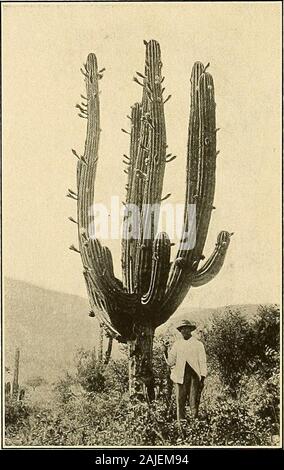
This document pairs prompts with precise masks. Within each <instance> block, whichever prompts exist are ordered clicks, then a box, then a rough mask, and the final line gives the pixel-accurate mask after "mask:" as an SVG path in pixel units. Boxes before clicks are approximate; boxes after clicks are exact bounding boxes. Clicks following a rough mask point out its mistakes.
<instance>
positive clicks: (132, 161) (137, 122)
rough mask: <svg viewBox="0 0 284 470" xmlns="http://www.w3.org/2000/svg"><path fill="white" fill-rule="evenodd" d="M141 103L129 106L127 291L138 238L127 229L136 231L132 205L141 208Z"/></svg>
mask: <svg viewBox="0 0 284 470" xmlns="http://www.w3.org/2000/svg"><path fill="white" fill-rule="evenodd" d="M141 115H142V110H141V104H140V103H135V104H134V106H132V108H131V118H130V119H131V132H130V153H129V164H128V178H127V186H126V188H127V190H126V209H125V213H124V220H123V235H122V245H121V247H122V253H121V265H122V276H123V283H124V285H125V287H126V288H127V290H128V292H133V291H134V278H133V273H134V260H135V259H136V252H137V245H138V238H137V233H132V235H133V237H130V235H129V230H132V231H133V232H136V231H138V227H133V225H132V223H133V221H134V217H135V215H134V214H132V211H131V209H132V207H134V206H135V207H136V208H137V209H139V210H141V206H142V200H143V192H144V184H145V181H144V180H145V178H144V177H143V161H141V159H140V160H139V161H138V158H137V157H138V150H139V138H140V128H141Z"/></svg>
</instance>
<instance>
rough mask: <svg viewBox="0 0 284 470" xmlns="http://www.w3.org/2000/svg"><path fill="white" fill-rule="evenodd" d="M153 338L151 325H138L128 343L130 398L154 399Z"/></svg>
mask: <svg viewBox="0 0 284 470" xmlns="http://www.w3.org/2000/svg"><path fill="white" fill-rule="evenodd" d="M153 338H154V328H153V327H152V326H151V325H140V326H138V327H137V329H136V335H135V339H134V340H130V341H128V357H129V361H128V366H129V394H130V396H132V397H134V396H135V397H139V396H140V397H141V396H147V397H148V399H149V400H153V399H154V397H155V392H154V374H153Z"/></svg>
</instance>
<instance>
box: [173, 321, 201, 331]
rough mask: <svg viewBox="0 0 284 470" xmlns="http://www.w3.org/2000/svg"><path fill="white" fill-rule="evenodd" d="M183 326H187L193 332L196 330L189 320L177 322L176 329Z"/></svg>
mask: <svg viewBox="0 0 284 470" xmlns="http://www.w3.org/2000/svg"><path fill="white" fill-rule="evenodd" d="M183 326H189V327H190V328H191V330H195V329H196V325H195V324H194V323H193V322H191V321H189V320H185V319H183V320H179V321H178V322H177V323H176V329H177V330H179V329H180V328H182V327H183Z"/></svg>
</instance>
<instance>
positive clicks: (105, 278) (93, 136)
mask: <svg viewBox="0 0 284 470" xmlns="http://www.w3.org/2000/svg"><path fill="white" fill-rule="evenodd" d="M85 69H86V73H84V75H85V83H86V99H87V106H86V116H87V133H86V141H85V150H84V155H83V157H81V158H80V159H79V160H78V163H77V187H78V191H77V192H78V200H77V214H78V215H77V218H78V237H79V247H80V250H79V251H80V254H81V258H82V262H83V266H84V268H85V272H84V276H85V280H86V285H87V290H88V295H89V299H90V303H91V308H92V309H93V308H95V310H96V311H97V310H99V312H98V314H99V316H101V318H102V321H103V322H104V323H105V324H106V326H107V328H108V330H110V331H112V334H115V335H117V334H118V333H119V334H123V333H124V330H125V325H124V324H123V323H122V327H121V328H118V326H119V321H118V319H117V316H118V314H117V312H118V311H119V309H120V311H121V312H122V314H123V313H124V312H126V313H127V318H128V311H131V308H133V306H134V304H135V299H134V298H133V297H130V298H129V297H127V294H126V293H125V292H124V290H123V287H122V284H121V282H120V281H119V280H118V279H116V278H115V276H114V273H113V263H112V257H111V253H110V251H109V249H108V248H107V247H102V246H101V244H100V242H99V241H98V240H96V239H95V238H93V237H94V233H92V224H91V223H92V220H93V217H94V212H93V202H94V185H95V177H96V169H97V161H98V146H99V135H100V119H99V88H98V80H99V78H100V74H99V72H98V67H97V59H96V56H95V55H94V54H89V55H88V58H87V63H86V66H85ZM116 298H117V300H115V299H116ZM129 323H131V320H130V321H129Z"/></svg>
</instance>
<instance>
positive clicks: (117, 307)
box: [67, 40, 231, 399]
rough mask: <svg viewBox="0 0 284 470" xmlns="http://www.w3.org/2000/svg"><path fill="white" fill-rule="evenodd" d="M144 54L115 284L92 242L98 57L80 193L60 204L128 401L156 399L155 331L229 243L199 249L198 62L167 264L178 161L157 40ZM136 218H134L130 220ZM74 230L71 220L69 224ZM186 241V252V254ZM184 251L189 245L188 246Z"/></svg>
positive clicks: (203, 75) (202, 192)
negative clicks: (165, 213) (123, 355)
mask: <svg viewBox="0 0 284 470" xmlns="http://www.w3.org/2000/svg"><path fill="white" fill-rule="evenodd" d="M144 44H145V46H146V54H145V67H144V71H143V73H140V72H137V75H138V78H137V77H134V81H135V82H137V83H139V85H141V86H142V96H141V101H138V102H137V103H135V104H134V105H133V106H132V107H131V113H130V116H128V117H129V119H130V122H131V128H130V132H128V131H126V130H124V129H122V130H123V132H124V133H125V134H129V135H130V150H129V155H124V156H123V162H124V164H125V165H126V169H125V173H126V174H127V182H126V203H125V213H124V220H123V238H122V249H121V267H122V281H120V280H119V279H118V278H116V277H115V275H114V270H113V260H112V255H111V252H110V250H109V249H108V247H106V246H103V245H102V244H101V243H100V241H99V240H98V239H97V238H96V234H95V233H94V211H93V207H92V205H93V203H94V186H95V179H96V170H97V164H98V161H99V157H98V148H99V138H100V131H101V129H100V116H99V109H100V103H99V80H100V79H101V78H102V70H101V71H100V70H99V69H98V64H97V58H96V56H95V54H93V53H92V54H89V55H88V58H87V62H86V65H85V70H82V72H83V74H84V77H85V84H86V96H85V97H84V96H82V95H81V96H82V98H83V102H82V103H81V105H79V104H78V105H77V108H78V109H79V111H80V113H79V115H80V117H83V118H86V121H87V128H86V141H85V149H84V153H83V155H82V156H79V155H78V154H77V152H76V151H75V150H73V151H72V152H73V154H74V155H75V156H76V157H77V159H78V162H77V192H74V191H72V190H69V191H68V194H67V196H68V197H70V198H71V199H75V200H76V201H77V218H78V222H77V224H78V238H79V249H78V250H77V249H76V248H75V247H74V246H73V245H72V246H71V247H70V249H71V250H73V251H77V252H79V253H80V255H81V258H82V264H83V275H84V278H85V282H86V288H87V292H88V296H89V301H90V306H91V309H92V315H91V316H94V315H97V316H98V319H99V322H100V323H102V324H103V325H104V328H105V330H106V333H107V335H108V336H110V337H112V338H116V339H117V340H118V341H121V342H123V343H127V344H128V347H129V378H130V380H129V388H130V393H131V394H134V393H135V394H137V393H138V394H139V393H140V392H141V391H143V390H144V392H145V393H146V392H147V395H148V398H149V399H152V398H153V396H154V392H153V391H154V375H153V370H152V349H153V337H154V332H155V328H156V327H157V326H159V325H161V324H162V323H164V322H165V321H167V319H168V318H169V317H170V316H171V315H172V314H173V313H174V311H175V310H176V309H177V308H178V307H179V305H180V303H181V302H182V301H183V299H184V298H185V296H186V295H187V293H188V291H189V289H190V287H199V286H201V285H203V284H205V283H207V282H209V281H210V280H212V279H213V278H214V277H215V275H216V274H217V273H218V272H219V271H220V269H221V267H222V265H223V263H224V259H225V255H226V252H227V249H228V246H229V243H230V236H231V234H230V233H229V232H224V231H223V232H220V233H219V235H218V237H217V243H216V247H215V249H214V251H213V253H212V255H211V256H210V257H209V258H208V260H207V262H205V263H204V265H203V266H201V267H200V268H199V264H200V261H201V260H202V259H203V258H204V256H203V249H204V245H205V242H206V238H207V232H208V228H209V223H210V219H211V214H212V210H213V209H214V207H213V201H214V192H215V179H216V157H217V151H216V133H217V129H216V117H215V96H214V82H213V78H212V76H211V75H210V73H208V71H207V67H204V66H203V64H201V63H200V62H196V63H195V64H194V66H193V69H192V74H191V79H190V81H191V104H190V116H189V129H188V145H187V158H186V188H185V189H186V191H185V211H184V222H183V230H182V234H181V238H180V246H179V249H178V253H177V256H176V258H175V259H174V260H172V262H171V240H170V239H169V236H168V235H167V234H166V233H165V232H162V233H158V232H157V223H158V217H159V211H160V206H161V204H162V203H163V200H165V199H168V197H169V196H170V194H167V195H166V196H164V197H163V195H162V189H163V179H164V173H165V167H166V164H167V163H170V162H171V161H173V160H174V159H175V156H172V154H170V153H169V154H167V141H166V124H165V115H164V105H165V103H166V102H167V101H168V99H169V98H170V95H169V96H168V97H167V98H166V99H165V98H164V91H165V88H164V85H163V82H164V77H163V76H162V60H161V49H160V45H159V44H158V42H157V41H155V40H151V41H149V42H146V41H144ZM189 204H191V205H194V207H195V213H196V219H195V222H196V231H193V230H192V221H191V220H190V216H189V212H188V205H189ZM137 214H138V215H140V219H139V218H137ZM70 220H71V221H72V222H76V221H74V219H73V218H72V217H70ZM185 242H188V245H185ZM189 242H191V243H189Z"/></svg>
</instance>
